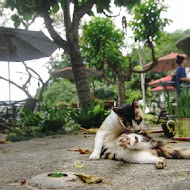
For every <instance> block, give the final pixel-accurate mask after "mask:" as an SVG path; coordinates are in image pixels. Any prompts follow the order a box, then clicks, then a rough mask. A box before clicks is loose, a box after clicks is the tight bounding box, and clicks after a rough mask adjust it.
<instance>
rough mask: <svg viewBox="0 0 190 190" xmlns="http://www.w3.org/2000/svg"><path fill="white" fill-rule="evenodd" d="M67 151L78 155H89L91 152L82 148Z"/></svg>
mask: <svg viewBox="0 0 190 190" xmlns="http://www.w3.org/2000/svg"><path fill="white" fill-rule="evenodd" d="M67 150H68V151H76V152H79V153H80V154H91V153H92V151H91V150H88V149H84V148H67Z"/></svg>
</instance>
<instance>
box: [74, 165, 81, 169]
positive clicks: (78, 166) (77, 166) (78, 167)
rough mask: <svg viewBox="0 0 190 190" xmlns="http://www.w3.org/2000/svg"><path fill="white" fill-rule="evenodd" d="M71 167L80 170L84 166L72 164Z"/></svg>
mask: <svg viewBox="0 0 190 190" xmlns="http://www.w3.org/2000/svg"><path fill="white" fill-rule="evenodd" d="M73 166H74V168H76V169H82V168H84V164H74V165H73Z"/></svg>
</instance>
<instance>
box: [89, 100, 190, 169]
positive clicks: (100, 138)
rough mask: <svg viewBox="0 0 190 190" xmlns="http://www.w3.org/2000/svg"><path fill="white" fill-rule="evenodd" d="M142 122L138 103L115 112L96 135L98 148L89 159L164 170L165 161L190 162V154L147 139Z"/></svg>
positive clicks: (112, 112) (126, 105)
mask: <svg viewBox="0 0 190 190" xmlns="http://www.w3.org/2000/svg"><path fill="white" fill-rule="evenodd" d="M142 120H143V113H142V110H141V109H140V107H139V106H138V103H137V102H136V101H133V102H132V104H124V105H122V106H121V107H119V108H113V110H111V113H110V114H109V115H108V117H107V118H106V119H105V121H104V122H103V123H102V125H101V127H100V129H99V130H98V131H97V133H96V137H95V148H94V151H93V153H92V154H91V155H90V157H89V159H99V158H100V157H101V158H105V159H114V160H122V161H125V162H128V163H147V164H152V163H155V164H156V166H157V168H164V167H165V165H166V158H178V159H179V158H180V159H182V158H183V159H189V158H190V150H180V149H177V148H173V147H169V146H166V145H165V144H164V143H162V142H161V141H156V140H154V139H153V138H151V137H150V136H148V135H147V134H146V133H145V132H143V131H142V127H140V124H141V123H142ZM140 129H141V131H139V130H140Z"/></svg>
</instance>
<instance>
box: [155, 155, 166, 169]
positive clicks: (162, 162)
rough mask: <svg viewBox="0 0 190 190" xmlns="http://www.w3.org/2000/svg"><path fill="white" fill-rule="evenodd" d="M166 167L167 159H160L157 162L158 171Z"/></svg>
mask: <svg viewBox="0 0 190 190" xmlns="http://www.w3.org/2000/svg"><path fill="white" fill-rule="evenodd" d="M165 166H166V159H165V158H163V157H160V158H159V160H158V161H157V162H156V167H157V169H163V168H164V167H165Z"/></svg>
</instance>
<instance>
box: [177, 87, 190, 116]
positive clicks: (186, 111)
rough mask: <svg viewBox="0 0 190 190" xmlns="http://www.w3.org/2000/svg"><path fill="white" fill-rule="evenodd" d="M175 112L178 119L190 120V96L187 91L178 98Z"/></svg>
mask: <svg viewBox="0 0 190 190" xmlns="http://www.w3.org/2000/svg"><path fill="white" fill-rule="evenodd" d="M175 111H176V116H177V118H190V94H189V92H187V91H186V89H185V90H184V91H182V92H181V94H180V96H179V97H178V98H177V107H176V109H175Z"/></svg>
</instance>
